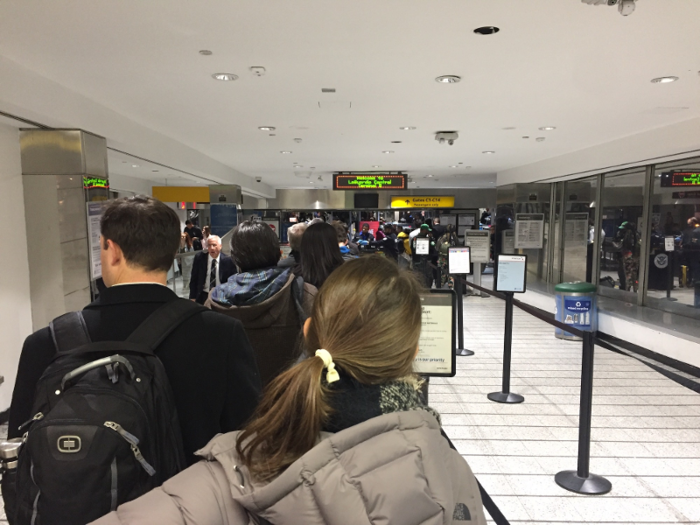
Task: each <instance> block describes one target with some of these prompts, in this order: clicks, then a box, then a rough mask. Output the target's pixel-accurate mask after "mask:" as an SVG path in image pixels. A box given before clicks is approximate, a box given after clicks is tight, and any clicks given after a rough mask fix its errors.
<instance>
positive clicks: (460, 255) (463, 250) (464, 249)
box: [447, 246, 472, 275]
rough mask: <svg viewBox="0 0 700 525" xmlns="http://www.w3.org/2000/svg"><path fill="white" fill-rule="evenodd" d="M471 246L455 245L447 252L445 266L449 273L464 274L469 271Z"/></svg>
mask: <svg viewBox="0 0 700 525" xmlns="http://www.w3.org/2000/svg"><path fill="white" fill-rule="evenodd" d="M471 264H472V261H471V248H470V247H469V246H456V247H453V248H450V249H449V250H448V252H447V267H448V273H449V274H450V275H464V274H469V273H472V272H471Z"/></svg>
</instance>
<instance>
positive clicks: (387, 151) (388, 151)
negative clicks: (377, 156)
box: [382, 150, 394, 153]
mask: <svg viewBox="0 0 700 525" xmlns="http://www.w3.org/2000/svg"><path fill="white" fill-rule="evenodd" d="M382 153H394V152H393V151H391V150H386V151H382Z"/></svg>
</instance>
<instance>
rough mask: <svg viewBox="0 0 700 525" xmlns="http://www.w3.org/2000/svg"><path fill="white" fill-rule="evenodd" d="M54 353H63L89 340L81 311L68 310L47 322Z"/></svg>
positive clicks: (87, 342)
mask: <svg viewBox="0 0 700 525" xmlns="http://www.w3.org/2000/svg"><path fill="white" fill-rule="evenodd" d="M49 331H50V333H51V339H52V340H53V344H54V346H55V347H56V353H59V354H60V353H65V352H68V351H69V350H72V349H74V348H78V347H80V346H83V345H86V344H89V343H90V342H91V339H90V334H89V333H88V329H87V325H86V324H85V319H84V318H83V314H82V312H68V313H67V314H63V315H62V316H60V317H57V318H56V319H54V320H53V321H51V322H50V323H49Z"/></svg>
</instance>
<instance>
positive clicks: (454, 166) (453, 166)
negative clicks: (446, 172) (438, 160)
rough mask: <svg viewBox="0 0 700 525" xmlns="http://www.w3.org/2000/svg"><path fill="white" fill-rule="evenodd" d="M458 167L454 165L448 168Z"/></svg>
mask: <svg viewBox="0 0 700 525" xmlns="http://www.w3.org/2000/svg"><path fill="white" fill-rule="evenodd" d="M456 167H457V166H456V165H455V164H453V165H452V166H448V168H456Z"/></svg>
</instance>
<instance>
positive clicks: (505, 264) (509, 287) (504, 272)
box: [496, 254, 527, 293]
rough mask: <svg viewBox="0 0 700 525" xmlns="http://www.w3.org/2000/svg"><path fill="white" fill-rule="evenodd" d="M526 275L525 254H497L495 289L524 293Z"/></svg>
mask: <svg viewBox="0 0 700 525" xmlns="http://www.w3.org/2000/svg"><path fill="white" fill-rule="evenodd" d="M526 275H527V255H504V254H498V259H497V261H496V291H497V292H512V293H524V292H525V280H526Z"/></svg>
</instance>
